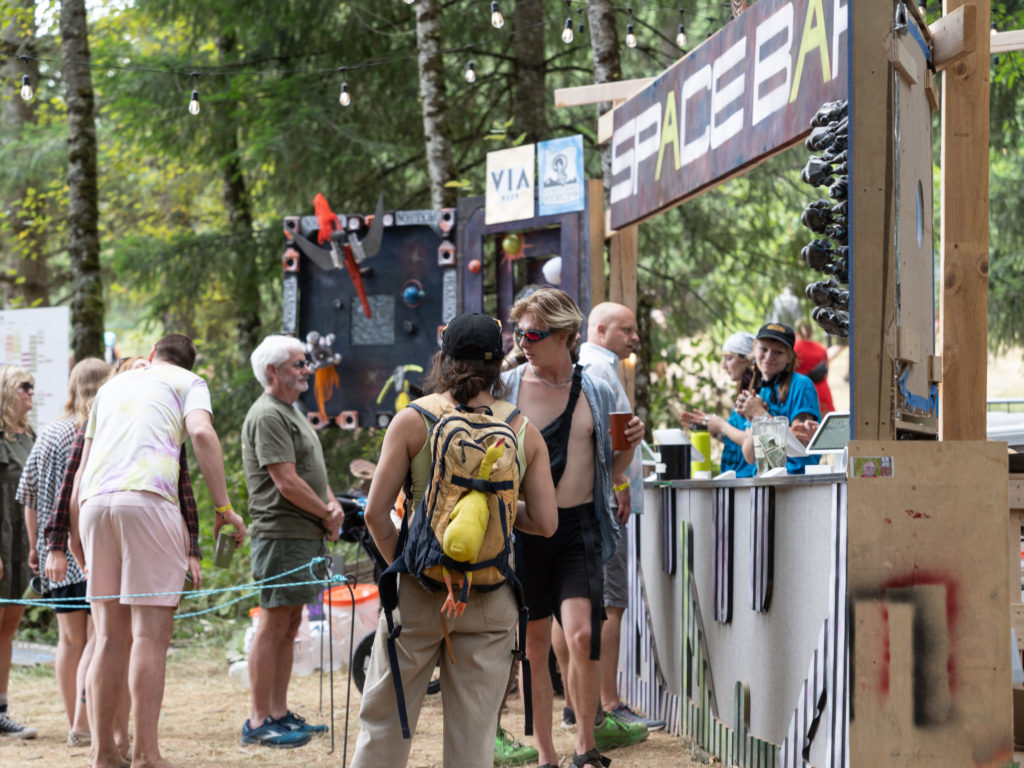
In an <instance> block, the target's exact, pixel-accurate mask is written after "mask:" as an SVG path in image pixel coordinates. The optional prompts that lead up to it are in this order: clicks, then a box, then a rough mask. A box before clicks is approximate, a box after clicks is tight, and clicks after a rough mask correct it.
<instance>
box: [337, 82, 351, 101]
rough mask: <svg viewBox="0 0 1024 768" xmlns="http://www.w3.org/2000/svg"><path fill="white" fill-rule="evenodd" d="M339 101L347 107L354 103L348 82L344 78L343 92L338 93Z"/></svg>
mask: <svg viewBox="0 0 1024 768" xmlns="http://www.w3.org/2000/svg"><path fill="white" fill-rule="evenodd" d="M338 103H339V104H341V106H343V107H347V106H348V105H349V104H351V103H352V94H350V93H349V92H348V83H346V82H345V81H344V80H342V81H341V93H339V94H338Z"/></svg>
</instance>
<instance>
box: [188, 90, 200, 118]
mask: <svg viewBox="0 0 1024 768" xmlns="http://www.w3.org/2000/svg"><path fill="white" fill-rule="evenodd" d="M188 113H189V114H190V115H198V114H199V91H192V98H191V99H189V101H188Z"/></svg>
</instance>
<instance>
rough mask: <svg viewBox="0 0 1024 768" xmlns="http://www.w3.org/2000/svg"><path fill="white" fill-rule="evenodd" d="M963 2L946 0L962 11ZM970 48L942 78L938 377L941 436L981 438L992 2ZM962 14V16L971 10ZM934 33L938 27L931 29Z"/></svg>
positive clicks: (982, 8)
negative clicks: (940, 278) (941, 368)
mask: <svg viewBox="0 0 1024 768" xmlns="http://www.w3.org/2000/svg"><path fill="white" fill-rule="evenodd" d="M962 1H963V0H947V4H946V8H947V16H948V15H952V14H951V12H950V11H949V9H950V8H953V9H955V10H960V8H963V9H964V10H965V11H967V9H969V8H971V7H972V6H966V5H962ZM975 13H976V16H975V19H974V26H973V33H974V35H973V39H965V47H970V48H972V49H973V50H974V54H973V55H971V56H966V57H963V58H961V59H960V60H959V61H957V62H956V64H954V65H953V66H952V67H948V68H947V69H946V72H945V74H944V76H943V78H942V91H943V93H942V160H941V167H942V182H941V191H942V204H941V211H942V212H941V217H942V234H941V237H940V244H941V245H940V251H941V271H942V297H941V300H940V302H939V325H940V329H941V338H942V351H941V354H942V366H943V370H942V382H941V383H940V384H939V439H940V440H984V439H985V394H986V389H987V386H988V381H987V375H986V374H987V370H988V361H987V358H986V355H987V350H988V159H989V158H988V151H989V138H988V121H989V65H990V61H989V37H990V33H989V4H988V2H981V3H979V4H978V6H977V7H975ZM969 15H970V14H969V13H965V17H964V18H965V19H966V18H967V17H968V16H969ZM932 32H933V34H934V32H935V30H934V29H933V30H932Z"/></svg>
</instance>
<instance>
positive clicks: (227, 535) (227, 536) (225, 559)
mask: <svg viewBox="0 0 1024 768" xmlns="http://www.w3.org/2000/svg"><path fill="white" fill-rule="evenodd" d="M234 554H235V537H234V536H232V535H231V532H230V531H225V530H222V531H221V532H220V533H218V534H217V548H216V549H215V550H214V553H213V564H214V565H215V566H217V567H218V568H227V567H228V566H229V565H231V556H232V555H234Z"/></svg>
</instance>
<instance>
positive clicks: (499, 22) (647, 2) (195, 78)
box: [18, 0, 927, 116]
mask: <svg viewBox="0 0 1024 768" xmlns="http://www.w3.org/2000/svg"><path fill="white" fill-rule="evenodd" d="M632 1H633V3H634V4H636V5H641V6H644V7H646V8H653V9H656V11H658V12H660V11H665V12H671V13H673V14H678V16H679V26H678V31H677V33H676V36H675V44H676V46H677V47H678V48H679V49H680V50H682V49H683V48H684V47H685V45H686V43H687V35H686V29H685V22H684V9H683V8H677V7H669V6H666V5H662V4H660V3H658V2H652V1H651V0H632ZM694 1H695V0H694ZM404 2H405V4H406V5H410V6H411V5H414V4H415V3H416V0H404ZM926 2H927V0H922V3H921V9H922V12H924V10H925V4H926ZM565 5H566V9H567V14H566V17H565V21H564V24H563V25H562V26H561V34H560V37H561V39H562V42H563V43H565V44H566V45H571V44H572V43H573V42H574V41H575V39H576V34H577V33H583V32H584V30H585V25H584V22H583V14H584V13H585V11H586V5H587V3H586V0H565ZM611 7H612V8H613V9H614V10H615V11H616V12H618V13H622V14H624V15H625V16H626V19H627V22H626V36H625V39H624V42H625V45H626V47H628V48H636V47H637V45H638V44H639V40H638V37H637V34H636V27H637V25H639V24H642V25H643V26H645V27H647V28H648V29H651V30H654V31H655V32H657V30H656V28H655V27H653V26H651V25H650V24H647V23H645V22H641V21H640V20H639V19H636V20H635V19H634V16H633V7H632V6H628V7H619V6H616V5H612V6H611ZM574 11H575V13H576V14H577V21H576V22H574V20H573V12H574ZM708 21H711V22H715V20H714V19H711V18H709V19H708ZM490 23H491V26H492V27H493V28H494V29H495V30H499V29H502V28H503V27H504V25H505V17H504V15H503V14H502V12H501V8H500V5H499V3H498V0H490ZM548 24H550V20H546V21H543V22H538V23H537V24H533V25H530V27H529V28H528V29H530V30H532V29H535V28H538V27H544V26H548ZM520 31H525V30H520ZM502 34H504V35H506V36H509V37H511V36H513V35H515V34H516V32H515V30H508V31H505V32H503V33H502ZM658 34H659V35H660V32H659V33H658ZM709 36H710V33H709ZM666 39H667V38H666ZM479 47H480V45H479V44H478V43H469V44H466V45H460V46H456V47H453V48H446V49H443V50H442V52H441V53H442V54H457V53H462V52H466V51H471V50H473V49H476V48H479ZM480 52H481V53H482V54H483V55H485V56H486V55H491V54H488V53H487V52H486V51H483V50H481V51H480ZM417 56H418V54H416V53H412V54H407V55H400V56H394V57H390V58H377V59H370V60H367V61H363V62H359V63H356V64H347V65H342V66H339V67H336V68H322V67H321V68H310V69H291V70H282V71H281V72H280V73H279V74H311V75H315V74H326V73H331V72H337V73H338V74H340V75H341V78H342V82H341V90H340V92H339V94H338V102H339V104H341V106H343V107H348V106H350V105H351V104H352V94H351V91H350V90H349V87H348V79H347V76H346V73H347V72H350V71H352V70H359V69H368V68H372V67H378V66H382V65H385V64H389V63H394V62H399V61H406V60H415V59H416V58H417ZM18 58H19V59H20V60H21V61H22V62H23V64H24V68H25V72H24V74H23V75H22V78H21V89H20V95H21V98H22V99H24V100H25V101H30V100H31V99H33V98H34V97H35V88H34V87H33V85H32V79H31V77H30V75H29V62H31V61H37V62H44V63H52V64H56V65H58V66H59V65H60V61H59V60H56V59H48V58H42V57H35V56H29V55H27V54H19V55H18ZM239 66H241V67H243V68H242V69H239ZM244 66H245V63H244V62H241V63H239V64H234V65H231V66H225V67H221V68H210V69H207V70H205V71H203V72H200V71H199V70H197V69H193V68H190V69H188V70H175V69H171V68H166V69H159V68H154V67H147V66H133V65H125V64H111V63H106V62H103V63H98V64H97V63H93V64H92V65H91V66H90V68H91V69H93V70H101V71H107V70H112V69H116V70H121V71H129V72H150V73H159V74H170V75H177V76H183V77H190V78H192V90H191V95H190V97H189V100H188V113H189V114H190V115H193V116H197V115H199V113H200V111H201V107H200V102H199V78H200V77H218V76H224V77H227V76H231V77H237V76H245V75H253V76H263V75H265V74H266V73H267V72H266V70H265V69H253V70H248V69H244ZM463 77H464V79H465V80H466V82H467V83H469V84H473V83H475V82H476V80H477V71H476V62H475V60H474V59H472V58H470V59H469V60H468V62H467V64H466V67H465V70H464V72H463Z"/></svg>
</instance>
